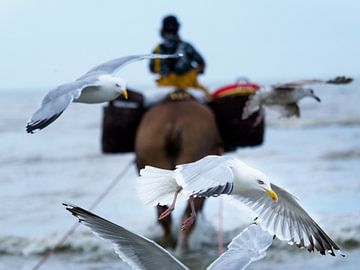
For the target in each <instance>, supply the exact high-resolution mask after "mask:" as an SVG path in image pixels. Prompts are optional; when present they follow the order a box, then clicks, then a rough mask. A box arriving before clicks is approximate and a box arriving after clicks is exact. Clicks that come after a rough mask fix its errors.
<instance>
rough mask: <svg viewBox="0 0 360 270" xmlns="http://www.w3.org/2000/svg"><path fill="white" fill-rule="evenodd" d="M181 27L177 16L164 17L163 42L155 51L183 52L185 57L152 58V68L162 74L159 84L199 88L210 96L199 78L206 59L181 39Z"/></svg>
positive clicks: (161, 52)
mask: <svg viewBox="0 0 360 270" xmlns="http://www.w3.org/2000/svg"><path fill="white" fill-rule="evenodd" d="M179 27H180V24H179V22H178V20H177V18H176V17H175V16H173V15H169V16H166V17H165V18H164V19H163V22H162V28H161V31H160V34H161V37H162V38H163V42H162V43H161V44H159V45H158V46H157V47H156V48H155V50H154V53H160V54H172V53H181V54H183V57H180V58H178V59H154V60H151V61H150V70H151V72H153V73H157V74H160V78H159V79H158V80H157V83H158V85H159V86H175V87H177V88H182V89H184V88H188V87H191V88H198V89H201V90H202V91H204V92H205V93H206V94H207V95H208V96H210V93H209V92H208V90H207V89H206V87H204V86H203V85H201V84H200V83H199V82H198V80H197V76H198V74H202V73H204V70H205V61H204V59H203V57H202V56H201V55H200V54H199V52H197V51H196V50H195V48H194V47H193V46H192V45H191V44H190V43H188V42H185V41H183V40H181V38H180V37H179V34H178V31H179Z"/></svg>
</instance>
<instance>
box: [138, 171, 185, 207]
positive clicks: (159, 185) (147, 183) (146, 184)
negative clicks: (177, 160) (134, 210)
mask: <svg viewBox="0 0 360 270" xmlns="http://www.w3.org/2000/svg"><path fill="white" fill-rule="evenodd" d="M178 189H179V186H178V184H177V183H176V179H175V177H174V171H173V170H165V169H159V168H155V167H152V166H145V168H144V169H141V170H140V176H139V177H138V178H137V181H136V191H137V194H138V196H139V197H140V199H141V200H142V201H143V203H144V204H149V205H153V206H156V205H158V204H160V205H167V204H170V203H171V201H172V199H173V196H174V193H175V192H176V191H177V190H178Z"/></svg>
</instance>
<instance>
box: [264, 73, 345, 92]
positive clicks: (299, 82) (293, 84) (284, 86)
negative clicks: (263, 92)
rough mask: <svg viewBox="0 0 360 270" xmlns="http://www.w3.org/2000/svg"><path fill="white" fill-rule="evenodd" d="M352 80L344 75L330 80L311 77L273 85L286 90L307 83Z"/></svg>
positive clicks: (332, 82) (335, 82)
mask: <svg viewBox="0 0 360 270" xmlns="http://www.w3.org/2000/svg"><path fill="white" fill-rule="evenodd" d="M351 81H352V79H351V78H346V77H344V76H342V77H336V78H333V79H329V80H326V81H325V80H319V79H310V80H297V81H291V82H286V83H277V84H274V85H272V86H271V87H272V88H274V89H276V90H285V89H287V88H290V89H294V88H300V87H304V86H305V85H312V84H320V83H323V84H348V83H350V82H351Z"/></svg>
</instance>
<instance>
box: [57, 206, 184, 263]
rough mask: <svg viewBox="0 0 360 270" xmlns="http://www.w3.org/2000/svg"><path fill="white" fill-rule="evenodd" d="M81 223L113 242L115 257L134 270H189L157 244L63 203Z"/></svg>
mask: <svg viewBox="0 0 360 270" xmlns="http://www.w3.org/2000/svg"><path fill="white" fill-rule="evenodd" d="M63 205H65V207H66V209H67V210H68V211H70V212H71V213H72V214H73V215H74V216H75V217H77V218H78V219H79V222H81V223H82V224H84V225H85V226H87V227H89V228H90V229H91V230H92V231H93V232H94V233H95V234H97V235H98V236H100V237H101V238H103V239H107V240H110V241H112V242H113V244H114V245H115V250H116V253H117V254H118V255H119V257H120V258H121V259H122V260H123V261H125V262H126V263H127V264H129V265H130V267H131V268H132V269H144V270H145V269H146V270H150V269H151V270H153V269H159V270H168V269H179V270H184V269H188V268H187V267H186V266H184V265H183V264H182V263H181V262H179V261H178V260H177V259H176V258H175V257H173V256H172V255H170V253H169V252H168V251H166V250H165V249H163V248H162V247H160V246H159V245H158V244H156V243H155V242H153V241H151V240H149V239H147V238H144V237H142V236H140V235H137V234H134V233H132V232H130V231H128V230H126V229H125V228H123V227H121V226H118V225H116V224H114V223H112V222H110V221H108V220H106V219H103V218H101V217H99V216H97V215H95V214H93V213H91V212H89V211H87V210H84V209H82V208H80V207H78V206H76V205H71V204H67V203H63Z"/></svg>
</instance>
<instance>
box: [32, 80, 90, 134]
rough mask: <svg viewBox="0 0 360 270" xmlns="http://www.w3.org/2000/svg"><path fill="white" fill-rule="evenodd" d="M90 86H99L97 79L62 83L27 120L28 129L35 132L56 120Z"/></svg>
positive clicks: (48, 94)
mask: <svg viewBox="0 0 360 270" xmlns="http://www.w3.org/2000/svg"><path fill="white" fill-rule="evenodd" d="M89 86H97V80H95V79H93V78H89V79H88V80H82V81H75V82H71V83H67V84H62V85H60V86H58V87H56V88H55V89H53V90H51V91H50V92H49V93H47V95H46V96H45V97H44V98H43V100H42V102H41V105H40V108H39V109H38V110H37V111H36V112H35V113H34V114H33V115H32V116H31V118H30V119H29V121H28V122H27V125H26V131H27V132H28V133H34V132H36V131H38V130H40V129H43V128H44V127H46V126H48V125H49V124H51V123H52V122H54V121H55V120H56V119H57V118H58V117H59V116H60V115H61V114H62V113H63V112H64V111H65V109H66V108H67V107H68V106H69V104H70V103H71V102H72V101H73V100H74V99H77V98H78V97H79V96H80V94H81V91H82V90H83V89H84V88H86V87H89Z"/></svg>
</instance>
